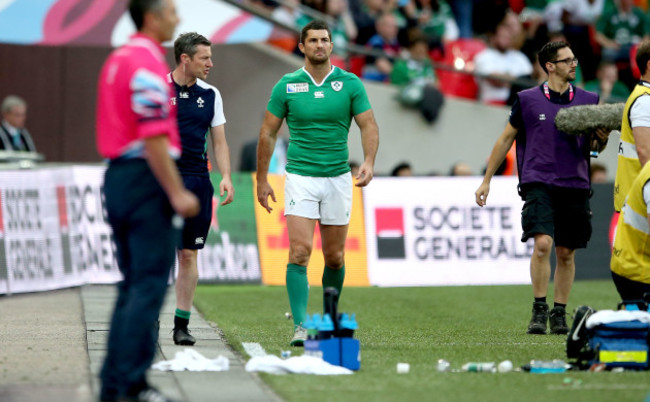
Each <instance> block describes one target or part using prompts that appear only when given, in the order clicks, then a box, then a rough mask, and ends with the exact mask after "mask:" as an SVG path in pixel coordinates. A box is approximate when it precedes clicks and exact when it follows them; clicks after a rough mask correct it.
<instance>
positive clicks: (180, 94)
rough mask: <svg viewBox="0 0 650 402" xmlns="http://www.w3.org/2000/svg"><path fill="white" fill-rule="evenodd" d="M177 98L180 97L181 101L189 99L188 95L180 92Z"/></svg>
mask: <svg viewBox="0 0 650 402" xmlns="http://www.w3.org/2000/svg"><path fill="white" fill-rule="evenodd" d="M178 96H180V98H181V99H189V97H190V93H189V92H184V91H182V92H181V93H179V94H178Z"/></svg>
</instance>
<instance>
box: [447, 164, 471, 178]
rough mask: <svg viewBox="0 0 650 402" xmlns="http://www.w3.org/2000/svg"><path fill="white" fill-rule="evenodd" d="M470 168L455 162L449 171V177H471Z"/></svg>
mask: <svg viewBox="0 0 650 402" xmlns="http://www.w3.org/2000/svg"><path fill="white" fill-rule="evenodd" d="M472 175H473V173H472V168H471V167H470V166H469V165H468V164H467V163H465V162H456V163H454V164H453V165H452V167H451V169H450V170H449V176H472Z"/></svg>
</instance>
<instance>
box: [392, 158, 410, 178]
mask: <svg viewBox="0 0 650 402" xmlns="http://www.w3.org/2000/svg"><path fill="white" fill-rule="evenodd" d="M390 175H391V176H393V177H406V176H413V169H411V165H410V164H409V163H408V162H400V163H398V164H397V165H396V166H395V167H394V168H393V170H392V171H391V172H390Z"/></svg>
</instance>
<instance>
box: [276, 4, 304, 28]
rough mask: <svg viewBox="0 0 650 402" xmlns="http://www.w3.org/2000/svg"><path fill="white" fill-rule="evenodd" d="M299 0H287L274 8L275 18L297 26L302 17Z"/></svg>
mask: <svg viewBox="0 0 650 402" xmlns="http://www.w3.org/2000/svg"><path fill="white" fill-rule="evenodd" d="M299 4H300V1H299V0H285V1H283V2H282V3H281V4H279V5H278V6H277V7H276V8H275V9H274V10H273V13H272V15H273V19H275V20H276V21H278V22H282V23H284V24H287V25H289V26H296V25H297V21H298V19H299V18H300V17H301V15H302V14H301V13H300V9H299V8H298V5H299Z"/></svg>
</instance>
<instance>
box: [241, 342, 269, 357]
mask: <svg viewBox="0 0 650 402" xmlns="http://www.w3.org/2000/svg"><path fill="white" fill-rule="evenodd" d="M241 345H242V346H243V347H244V350H245V351H246V353H248V355H249V356H250V357H261V356H266V350H264V348H263V347H262V345H260V344H259V343H257V342H242V343H241Z"/></svg>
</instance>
